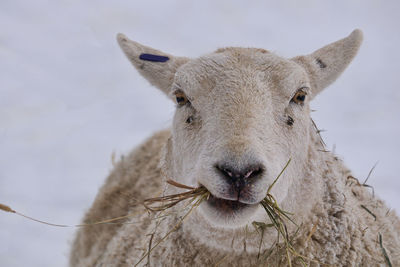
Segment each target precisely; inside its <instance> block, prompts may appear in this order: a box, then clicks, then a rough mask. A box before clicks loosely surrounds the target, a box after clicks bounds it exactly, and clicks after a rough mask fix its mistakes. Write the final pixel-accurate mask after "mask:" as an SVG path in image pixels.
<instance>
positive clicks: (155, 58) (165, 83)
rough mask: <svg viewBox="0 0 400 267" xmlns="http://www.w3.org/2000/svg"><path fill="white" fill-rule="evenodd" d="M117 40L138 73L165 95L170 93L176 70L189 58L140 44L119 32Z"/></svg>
mask: <svg viewBox="0 0 400 267" xmlns="http://www.w3.org/2000/svg"><path fill="white" fill-rule="evenodd" d="M117 41H118V43H119V45H120V47H121V49H122V50H123V51H124V53H125V55H126V56H127V57H128V59H129V60H130V61H131V63H132V64H133V66H135V68H136V69H137V70H138V71H139V72H140V74H141V75H142V76H143V77H144V78H146V79H147V80H148V81H149V82H150V83H151V84H152V85H154V86H156V87H158V88H159V89H161V91H163V92H164V93H166V94H167V95H168V94H169V93H170V92H169V91H170V88H171V85H172V82H173V81H174V76H175V72H176V70H177V69H178V67H179V66H181V65H182V64H184V63H186V62H187V61H188V60H189V59H188V58H185V57H174V56H172V55H169V54H166V53H164V52H161V51H158V50H155V49H153V48H151V47H147V46H144V45H141V44H139V43H137V42H134V41H132V40H129V39H128V38H127V37H126V36H125V35H123V34H121V33H119V34H118V35H117Z"/></svg>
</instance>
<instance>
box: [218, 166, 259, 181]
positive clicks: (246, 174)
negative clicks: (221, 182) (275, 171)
mask: <svg viewBox="0 0 400 267" xmlns="http://www.w3.org/2000/svg"><path fill="white" fill-rule="evenodd" d="M215 167H216V169H217V170H218V172H219V173H220V174H221V175H222V176H223V177H225V178H227V179H229V180H231V181H233V182H235V181H246V180H249V179H252V178H256V177H259V176H261V174H262V173H263V167H262V166H261V164H255V165H249V166H246V167H244V168H241V169H239V168H234V167H232V166H228V165H227V164H217V165H215Z"/></svg>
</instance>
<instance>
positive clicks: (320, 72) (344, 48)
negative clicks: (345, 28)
mask: <svg viewBox="0 0 400 267" xmlns="http://www.w3.org/2000/svg"><path fill="white" fill-rule="evenodd" d="M362 39H363V34H362V31H361V30H358V29H357V30H354V31H353V32H352V33H351V34H350V35H349V36H347V37H346V38H344V39H341V40H339V41H337V42H334V43H332V44H329V45H327V46H324V47H323V48H321V49H319V50H317V51H315V52H314V53H312V54H310V55H306V56H299V57H295V58H293V60H294V61H296V62H297V63H298V64H300V65H301V66H303V67H304V68H305V70H306V72H307V73H308V76H309V78H310V82H311V87H312V88H311V90H312V95H313V96H316V95H317V94H318V93H319V92H321V91H322V90H323V89H324V88H325V87H327V86H328V85H330V84H331V83H332V82H334V81H335V80H336V79H337V78H338V77H339V76H340V74H342V72H343V71H344V70H345V69H346V67H347V66H348V65H349V64H350V62H351V61H352V60H353V58H354V57H355V55H356V54H357V52H358V49H359V48H360V45H361V42H362Z"/></svg>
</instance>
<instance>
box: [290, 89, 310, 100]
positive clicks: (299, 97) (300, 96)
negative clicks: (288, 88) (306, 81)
mask: <svg viewBox="0 0 400 267" xmlns="http://www.w3.org/2000/svg"><path fill="white" fill-rule="evenodd" d="M306 96H307V93H306V92H305V91H304V90H303V89H302V88H301V89H299V90H297V92H296V94H295V95H294V96H293V98H292V100H291V102H294V103H296V104H303V103H304V101H305V100H306Z"/></svg>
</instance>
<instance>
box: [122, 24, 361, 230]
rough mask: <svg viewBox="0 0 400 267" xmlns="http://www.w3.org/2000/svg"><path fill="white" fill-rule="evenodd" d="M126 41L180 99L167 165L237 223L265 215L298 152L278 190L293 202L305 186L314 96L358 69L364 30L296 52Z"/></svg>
mask: <svg viewBox="0 0 400 267" xmlns="http://www.w3.org/2000/svg"><path fill="white" fill-rule="evenodd" d="M117 39H118V42H119V44H120V46H121V48H122V50H123V51H124V53H125V54H126V56H127V57H128V58H129V60H130V61H131V62H132V64H133V65H134V66H135V67H136V68H137V70H138V71H139V72H140V73H141V74H142V75H143V76H144V77H145V78H146V79H147V80H148V81H149V82H150V83H152V84H153V85H155V86H156V87H158V88H159V89H161V90H162V91H163V92H164V93H166V94H167V95H168V96H169V97H170V98H172V99H173V100H174V101H175V103H176V112H175V115H174V119H173V126H172V130H171V138H170V139H169V141H168V143H167V144H166V146H165V153H164V159H163V164H162V166H163V168H164V171H165V172H166V173H167V174H168V176H169V178H172V179H174V180H176V181H178V182H180V183H183V184H187V185H191V186H198V185H203V186H204V187H206V188H207V189H208V190H209V191H210V193H211V197H210V198H209V199H208V200H207V201H204V202H203V203H202V204H201V206H200V207H199V214H200V216H203V217H204V218H205V219H206V221H207V222H208V223H210V224H211V225H215V226H222V227H227V228H237V227H241V226H243V225H245V224H247V223H249V222H252V221H254V220H255V219H256V218H259V217H261V216H265V215H264V213H263V211H262V209H261V207H260V205H258V204H259V202H260V201H261V200H262V199H263V198H264V197H265V195H266V192H267V189H268V187H269V186H270V185H271V183H272V182H273V181H274V179H275V177H276V176H277V175H278V174H279V172H280V171H281V170H282V168H283V166H284V165H285V163H286V162H287V161H288V160H289V159H291V164H290V165H289V167H288V168H287V170H286V171H285V173H284V174H283V176H282V177H281V178H280V180H279V181H278V182H277V184H276V185H275V186H274V187H273V189H272V193H273V195H274V196H275V197H276V199H277V200H278V202H280V203H284V202H285V199H286V198H287V195H288V192H289V191H290V189H291V188H293V187H296V186H298V185H299V184H300V183H301V180H302V178H303V177H304V175H305V170H306V169H307V164H308V152H309V149H310V146H311V141H310V131H311V129H312V128H311V127H310V125H311V123H312V122H311V119H310V107H309V102H310V100H312V99H313V97H315V96H316V95H317V94H318V93H319V92H320V91H322V89H324V88H325V87H327V86H328V85H329V84H330V83H332V82H333V81H334V80H335V79H336V78H337V77H338V76H339V75H340V74H341V73H342V72H343V71H344V69H345V68H346V67H347V66H348V64H349V63H350V62H351V60H352V59H353V58H354V56H355V55H356V53H357V51H358V49H359V46H360V44H361V41H362V33H361V31H360V30H355V31H354V32H353V33H351V34H350V35H349V36H348V37H346V38H344V39H342V40H339V41H337V42H335V43H332V44H330V45H327V46H325V47H323V48H321V49H319V50H317V51H315V52H314V53H312V54H310V55H306V56H299V57H295V58H292V59H285V58H281V57H279V56H277V55H275V54H273V53H270V52H268V51H266V50H263V49H255V48H236V47H228V48H223V49H218V50H217V51H216V52H214V53H211V54H208V55H205V56H202V57H199V58H196V59H189V58H185V57H175V56H172V55H169V54H166V53H163V52H160V51H158V50H155V49H152V48H149V47H146V46H144V45H141V44H139V43H136V42H134V41H131V40H129V39H128V38H127V37H125V36H124V35H122V34H119V35H118V37H117Z"/></svg>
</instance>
